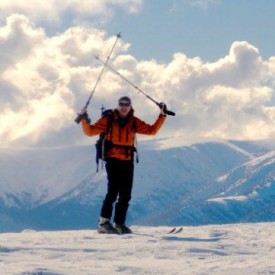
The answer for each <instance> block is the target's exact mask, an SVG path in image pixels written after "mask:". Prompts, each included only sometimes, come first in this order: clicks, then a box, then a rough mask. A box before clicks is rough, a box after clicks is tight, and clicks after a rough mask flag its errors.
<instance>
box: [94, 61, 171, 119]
mask: <svg viewBox="0 0 275 275" xmlns="http://www.w3.org/2000/svg"><path fill="white" fill-rule="evenodd" d="M95 58H96V59H97V60H98V61H99V62H101V63H103V64H104V61H102V60H101V59H100V58H99V57H98V56H95ZM105 66H106V67H107V68H108V69H109V70H110V71H111V72H113V73H114V74H116V75H118V76H119V77H121V78H122V79H124V80H125V81H126V82H127V83H129V84H130V85H131V86H132V87H134V88H135V89H136V90H137V91H139V92H140V93H142V94H143V95H145V96H146V97H147V98H148V99H149V100H151V101H152V102H154V103H155V104H156V105H157V106H158V107H159V108H162V106H163V105H162V103H160V102H157V101H156V100H155V99H153V98H152V97H151V96H149V95H148V94H146V93H145V92H143V91H142V90H141V89H140V88H139V87H138V86H136V85H135V84H133V83H132V82H131V81H130V80H128V79H127V78H126V77H125V76H123V75H122V74H121V73H119V72H118V71H116V70H115V69H114V68H113V67H111V66H110V65H108V64H106V65H105ZM164 112H165V114H167V115H169V116H175V115H176V114H175V113H174V112H172V111H169V110H167V109H165V110H164Z"/></svg>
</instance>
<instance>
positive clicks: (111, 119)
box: [105, 113, 114, 141]
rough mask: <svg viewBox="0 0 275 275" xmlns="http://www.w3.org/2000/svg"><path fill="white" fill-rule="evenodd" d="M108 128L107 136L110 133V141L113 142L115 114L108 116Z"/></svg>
mask: <svg viewBox="0 0 275 275" xmlns="http://www.w3.org/2000/svg"><path fill="white" fill-rule="evenodd" d="M107 119H108V121H107V127H106V130H105V136H106V135H108V134H109V133H110V141H112V139H113V127H112V126H113V121H114V115H113V113H110V114H108V115H107Z"/></svg>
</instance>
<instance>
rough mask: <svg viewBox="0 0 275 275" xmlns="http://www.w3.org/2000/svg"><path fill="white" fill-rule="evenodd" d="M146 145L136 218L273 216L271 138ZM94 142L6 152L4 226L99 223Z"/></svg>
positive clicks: (1, 196) (1, 166)
mask: <svg viewBox="0 0 275 275" xmlns="http://www.w3.org/2000/svg"><path fill="white" fill-rule="evenodd" d="M163 143H165V140H164V141H163V140H162V141H161V142H159V143H158V142H154V143H152V142H145V143H143V144H141V146H140V163H139V164H137V165H136V168H135V169H136V172H135V183H134V190H133V199H132V203H131V208H130V211H129V216H128V218H129V222H130V223H134V224H143V225H149V224H150V225H153V224H160V225H173V224H186V225H191V224H206V223H224V222H227V223H228V222H238V221H272V220H273V221H274V220H275V214H274V201H275V200H274V195H275V188H274V174H275V166H274V165H275V151H272V150H273V148H272V147H270V146H267V145H266V144H265V143H252V142H234V141H230V142H229V141H228V142H224V141H223V142H222V141H215V142H204V143H198V144H194V145H190V146H180V147H177V148H167V149H165V148H164V147H163V146H159V144H163ZM94 160H95V150H94V148H93V147H92V146H82V147H75V148H63V149H50V150H20V151H15V150H10V149H1V155H0V176H1V182H0V231H18V230H22V229H24V228H26V227H27V228H34V229H81V228H90V227H94V226H95V225H96V223H97V218H98V213H99V210H100V207H101V202H102V200H103V196H104V195H105V189H106V179H105V177H106V176H105V172H104V171H100V172H99V173H96V164H95V161H94Z"/></svg>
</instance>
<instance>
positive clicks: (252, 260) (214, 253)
mask: <svg viewBox="0 0 275 275" xmlns="http://www.w3.org/2000/svg"><path fill="white" fill-rule="evenodd" d="M132 229H133V230H134V232H135V234H132V235H100V234H98V233H97V232H96V231H95V230H83V231H53V232H49V231H48V232H45V231H44V232H35V231H32V230H25V231H23V232H22V233H5V234H0V274H1V275H6V274H16V275H17V274H18V275H19V274H20V275H58V274H62V275H64V274H68V275H81V274H95V275H101V274H123V275H124V274H173V275H175V274H234V275H236V274H250V275H252V274H275V234H274V232H275V223H258V224H234V225H232V224H231V225H210V226H200V227H183V230H182V232H180V233H178V234H166V233H167V232H168V231H170V230H171V227H140V226H133V227H132Z"/></svg>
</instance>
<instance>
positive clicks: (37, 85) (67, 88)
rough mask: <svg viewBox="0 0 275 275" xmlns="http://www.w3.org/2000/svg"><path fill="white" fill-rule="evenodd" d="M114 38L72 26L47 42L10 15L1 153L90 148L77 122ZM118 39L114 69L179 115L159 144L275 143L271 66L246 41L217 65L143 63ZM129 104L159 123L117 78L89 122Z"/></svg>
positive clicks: (1, 30)
mask: <svg viewBox="0 0 275 275" xmlns="http://www.w3.org/2000/svg"><path fill="white" fill-rule="evenodd" d="M114 39H115V37H114V36H112V37H108V36H107V35H106V33H104V32H102V31H99V30H97V29H94V28H84V27H73V28H69V29H67V30H66V31H64V32H61V33H59V34H56V35H53V36H48V35H47V34H46V33H45V32H44V31H43V29H41V28H38V27H36V26H35V25H34V24H33V23H32V22H31V21H30V20H29V19H28V18H27V17H25V16H22V15H12V16H10V17H8V18H7V21H6V23H5V24H4V25H3V26H1V27H0V50H1V51H0V55H1V59H0V70H1V75H0V108H1V112H0V138H1V144H2V145H5V146H15V145H20V146H32V145H45V146H47V145H55V146H57V145H72V144H76V143H80V142H83V141H89V142H90V140H89V139H88V138H87V137H85V136H84V135H83V134H82V132H81V129H80V127H79V126H78V125H76V124H75V123H74V122H73V120H74V118H75V116H76V111H78V110H80V109H81V108H82V107H83V105H84V103H85V102H86V100H87V97H88V96H89V94H90V92H91V90H92V89H93V86H94V83H95V81H96V79H97V77H98V75H99V73H100V71H101V68H102V65H101V64H100V63H99V62H98V61H97V60H96V59H95V58H94V55H99V56H100V57H101V58H102V59H105V58H106V57H107V56H108V54H109V51H110V49H111V47H112V45H113V43H114ZM129 47H130V45H129V44H127V43H125V42H124V41H123V40H119V41H118V43H117V46H116V48H115V50H114V53H113V55H112V58H111V60H110V61H111V63H110V64H111V65H112V66H113V67H114V68H115V69H116V70H118V71H119V72H120V73H121V74H123V75H124V76H126V77H127V78H128V79H129V80H130V81H132V82H133V83H134V84H136V85H137V86H138V87H140V88H141V89H142V90H144V91H145V92H146V93H148V94H149V95H151V96H152V97H153V98H155V99H156V100H157V101H164V102H166V103H167V104H168V107H169V108H170V109H171V110H173V111H175V112H176V113H177V115H176V117H168V118H167V122H166V124H165V126H164V127H163V128H162V129H161V132H160V137H164V136H182V137H183V139H188V140H190V139H191V140H192V139H196V140H198V138H199V137H203V138H204V137H208V138H226V139H259V138H272V137H274V136H275V126H274V125H275V123H274V122H275V121H274V120H275V107H273V106H274V103H275V101H274V84H275V82H274V75H275V74H274V71H275V59H274V57H270V59H268V60H263V59H262V58H261V55H260V53H259V51H258V49H257V48H255V47H254V46H253V45H251V44H249V43H248V42H244V41H243V42H241V41H239V42H234V43H233V44H232V45H231V47H230V49H229V52H228V54H227V55H226V56H224V57H222V58H220V59H219V60H217V61H215V62H213V63H206V62H204V61H203V60H202V59H200V58H199V57H195V58H189V57H187V56H186V55H184V54H183V53H175V54H174V56H173V58H172V60H171V61H170V62H169V63H167V64H164V63H159V62H157V61H156V60H143V61H140V60H138V59H136V58H135V57H134V56H132V55H130V54H129V53H128V49H129ZM125 94H126V95H129V96H131V97H132V99H133V102H134V108H135V109H136V115H137V116H139V117H141V118H142V119H144V120H145V121H148V122H153V121H154V119H155V117H156V116H157V114H158V112H159V110H158V108H157V106H155V105H154V104H153V103H152V102H151V101H149V100H148V99H147V98H146V97H144V96H143V95H141V94H138V93H137V91H136V90H134V88H132V87H131V86H129V85H128V84H127V83H126V82H125V81H124V80H122V79H121V78H119V77H118V76H117V75H114V74H112V73H111V72H110V71H106V72H105V73H104V74H103V77H102V80H101V82H100V84H99V86H98V88H97V90H96V93H95V96H94V98H93V100H92V104H91V108H90V109H89V113H90V114H91V116H92V119H93V120H95V119H96V118H97V117H98V116H99V114H100V107H101V105H102V104H104V105H105V107H107V108H113V107H115V106H116V104H117V98H119V97H120V96H121V95H125Z"/></svg>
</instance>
